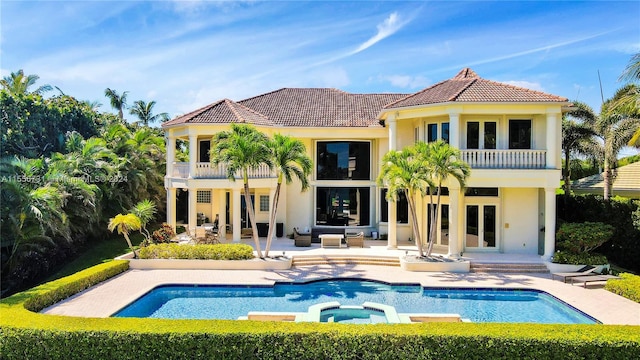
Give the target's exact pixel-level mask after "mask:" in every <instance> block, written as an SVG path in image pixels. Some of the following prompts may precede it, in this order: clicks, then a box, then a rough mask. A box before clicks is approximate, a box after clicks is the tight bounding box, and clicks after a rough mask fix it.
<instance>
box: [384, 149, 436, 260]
mask: <svg viewBox="0 0 640 360" xmlns="http://www.w3.org/2000/svg"><path fill="white" fill-rule="evenodd" d="M419 155H420V154H418V153H417V152H416V151H415V147H406V148H404V149H402V150H401V151H398V150H391V151H389V152H388V153H386V154H385V155H384V157H383V158H382V166H381V168H380V174H379V175H378V179H377V182H378V184H379V185H381V186H386V187H387V188H388V191H387V200H388V201H397V199H398V194H399V193H404V195H405V197H406V198H407V202H408V203H409V213H410V215H411V220H412V221H411V223H412V230H413V236H414V238H415V239H416V245H417V246H418V253H419V255H420V256H421V257H422V256H424V250H423V242H422V236H421V233H420V228H419V226H418V217H417V212H416V209H417V207H416V197H418V196H419V197H420V198H422V197H424V196H425V195H426V194H427V191H428V188H429V187H430V186H431V185H432V183H431V178H430V176H429V173H428V172H427V171H425V170H426V169H427V168H426V167H425V164H424V159H422V158H421V157H420V156H419Z"/></svg>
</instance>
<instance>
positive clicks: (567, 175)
mask: <svg viewBox="0 0 640 360" xmlns="http://www.w3.org/2000/svg"><path fill="white" fill-rule="evenodd" d="M564 153H565V155H564V167H565V169H564V195H565V196H569V195H570V194H571V164H570V163H569V161H570V158H569V155H570V154H569V150H568V149H565V151H564Z"/></svg>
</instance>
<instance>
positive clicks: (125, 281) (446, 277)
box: [42, 240, 640, 325]
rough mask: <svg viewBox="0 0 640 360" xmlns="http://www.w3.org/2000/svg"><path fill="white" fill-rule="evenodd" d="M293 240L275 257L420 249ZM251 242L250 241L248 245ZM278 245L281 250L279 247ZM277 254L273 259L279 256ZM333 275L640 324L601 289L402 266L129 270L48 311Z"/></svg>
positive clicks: (495, 257) (86, 311)
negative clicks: (494, 291) (530, 302)
mask: <svg viewBox="0 0 640 360" xmlns="http://www.w3.org/2000/svg"><path fill="white" fill-rule="evenodd" d="M290 242H292V241H290V240H289V241H277V242H275V244H274V246H273V247H272V249H273V251H274V253H275V254H280V252H282V251H285V252H286V255H287V256H294V257H295V256H296V255H311V254H334V253H340V254H344V253H345V252H346V253H351V254H368V255H381V254H384V255H389V256H399V255H404V254H405V252H406V251H409V252H414V253H415V251H416V250H415V246H411V244H399V246H398V249H397V250H388V249H386V242H382V241H373V242H371V241H368V242H367V246H366V247H365V248H364V249H360V248H341V249H331V250H329V249H322V248H319V246H318V244H313V245H314V246H315V247H311V248H295V247H293V246H286V247H285V245H289V243H290ZM247 243H249V242H247ZM276 244H277V246H276ZM275 254H274V255H275ZM464 257H465V258H469V259H472V260H474V259H475V261H479V262H483V261H495V262H501V261H502V262H541V260H540V257H538V256H531V255H506V254H486V253H484V254H464ZM333 277H350V278H362V279H371V280H380V281H385V282H390V283H393V282H403V283H407V282H411V283H419V284H421V285H422V286H427V287H472V288H473V287H476V288H479V287H497V288H519V289H538V290H542V291H546V292H547V293H549V294H551V295H553V296H555V297H557V298H558V299H560V300H562V301H564V302H566V303H567V304H570V305H572V306H573V307H575V308H577V309H579V310H581V311H583V312H585V313H587V314H589V315H590V316H592V317H594V318H596V319H597V320H599V321H600V322H602V323H603V324H620V325H640V304H638V303H635V302H633V301H631V300H628V299H625V298H623V297H621V296H618V295H615V294H613V293H611V292H609V291H606V290H604V289H603V288H602V287H601V286H589V287H587V288H584V287H582V286H579V285H571V284H565V283H563V282H562V281H558V280H551V275H550V274H512V273H465V274H459V273H444V272H410V271H405V270H402V269H401V268H400V267H390V266H373V265H358V264H344V265H337V264H334V265H312V266H301V267H293V268H291V269H289V270H129V271H126V272H125V273H123V274H120V275H118V276H116V277H114V278H112V279H109V280H107V281H105V282H103V283H101V284H98V285H96V286H94V287H92V288H90V289H88V290H86V291H84V292H82V293H80V294H77V295H75V296H73V297H71V298H69V299H66V300H64V301H62V302H60V303H57V304H55V305H53V306H50V307H48V308H46V309H44V310H43V311H42V312H43V313H46V314H52V315H65V316H82V317H109V316H110V315H112V314H113V313H115V312H116V311H118V310H120V309H121V308H123V307H124V306H126V305H127V304H129V303H130V302H132V301H133V300H135V299H137V298H138V297H140V296H141V295H143V294H145V293H146V292H148V291H149V290H151V289H153V288H154V287H156V286H158V285H163V284H214V285H215V284H248V285H257V284H260V285H272V284H273V283H274V282H276V281H304V280H315V279H326V278H333Z"/></svg>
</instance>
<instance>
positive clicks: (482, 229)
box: [465, 205, 498, 249]
mask: <svg viewBox="0 0 640 360" xmlns="http://www.w3.org/2000/svg"><path fill="white" fill-rule="evenodd" d="M497 221H498V219H497V211H496V206H495V205H467V209H466V224H465V248H480V249H482V248H489V249H495V248H496V246H497V236H496V230H497Z"/></svg>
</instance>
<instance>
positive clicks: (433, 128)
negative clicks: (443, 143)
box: [427, 124, 438, 142]
mask: <svg viewBox="0 0 640 360" xmlns="http://www.w3.org/2000/svg"><path fill="white" fill-rule="evenodd" d="M437 140H438V124H427V142H434V141H437Z"/></svg>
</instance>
